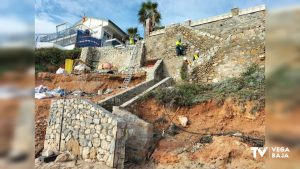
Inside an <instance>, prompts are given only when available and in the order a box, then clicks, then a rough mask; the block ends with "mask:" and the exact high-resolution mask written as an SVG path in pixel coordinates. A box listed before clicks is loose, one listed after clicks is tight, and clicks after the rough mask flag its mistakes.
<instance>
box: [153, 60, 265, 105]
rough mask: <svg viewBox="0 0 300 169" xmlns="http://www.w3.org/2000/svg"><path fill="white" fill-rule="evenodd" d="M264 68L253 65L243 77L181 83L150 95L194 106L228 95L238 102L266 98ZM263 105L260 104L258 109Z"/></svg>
mask: <svg viewBox="0 0 300 169" xmlns="http://www.w3.org/2000/svg"><path fill="white" fill-rule="evenodd" d="M264 91H265V76H264V70H263V69H261V68H259V67H258V66H257V65H251V66H250V67H249V68H248V69H247V70H246V71H245V72H244V73H242V75H241V77H237V78H231V79H228V80H225V81H222V82H219V83H216V84H180V85H176V86H174V87H171V88H170V87H168V88H160V89H157V90H155V91H153V92H151V94H149V96H151V97H154V98H155V99H156V100H158V101H159V102H160V103H161V104H170V105H175V106H192V105H195V104H198V103H202V102H207V101H209V100H212V99H214V100H215V101H217V102H218V103H223V101H224V100H225V99H226V98H227V97H231V98H233V99H234V100H236V101H238V102H246V101H253V100H261V101H259V102H258V104H261V103H262V104H264V98H265V93H264ZM261 107H263V106H262V105H258V106H257V108H256V109H258V108H261Z"/></svg>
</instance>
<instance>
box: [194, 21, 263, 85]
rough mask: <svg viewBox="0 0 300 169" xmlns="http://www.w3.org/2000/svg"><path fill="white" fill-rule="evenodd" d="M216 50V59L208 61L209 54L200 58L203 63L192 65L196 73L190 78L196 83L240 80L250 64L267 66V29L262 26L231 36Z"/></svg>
mask: <svg viewBox="0 0 300 169" xmlns="http://www.w3.org/2000/svg"><path fill="white" fill-rule="evenodd" d="M216 49H217V50H216V52H215V53H214V55H213V56H211V57H207V55H209V54H210V53H209V52H207V53H206V55H203V56H200V57H201V59H202V60H201V59H200V60H199V61H197V62H195V63H193V64H194V65H193V66H192V67H194V68H193V70H192V71H193V73H192V76H191V77H190V78H191V79H192V80H193V81H197V82H201V83H203V82H204V83H206V82H214V83H216V82H219V81H222V80H225V79H227V78H231V77H237V76H239V75H240V74H241V73H242V72H244V71H245V70H246V69H247V68H248V67H249V66H250V65H251V64H258V65H260V66H264V64H265V61H264V59H263V58H264V57H265V29H264V25H263V23H262V24H261V25H257V26H256V27H249V28H248V29H244V30H243V31H242V32H239V31H237V32H235V33H233V34H231V35H230V36H229V37H228V38H226V40H224V41H223V42H221V43H220V44H218V45H216ZM205 59H207V60H205ZM203 60H204V61H203ZM195 65H196V66H195Z"/></svg>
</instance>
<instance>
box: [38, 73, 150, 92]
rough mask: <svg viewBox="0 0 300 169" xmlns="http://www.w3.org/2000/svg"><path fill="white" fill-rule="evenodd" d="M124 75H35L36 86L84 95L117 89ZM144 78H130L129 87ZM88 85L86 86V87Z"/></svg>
mask: <svg viewBox="0 0 300 169" xmlns="http://www.w3.org/2000/svg"><path fill="white" fill-rule="evenodd" d="M125 77H126V75H104V74H96V73H89V74H82V75H73V74H71V75H57V74H53V73H48V72H41V73H38V74H37V77H36V86H39V85H44V86H47V87H48V88H49V89H54V88H57V87H60V88H62V89H66V90H67V91H75V90H81V91H83V92H86V93H97V91H98V90H100V89H117V88H119V87H120V86H121V85H122V83H123V81H124V78H125ZM145 78H146V75H145V74H136V75H134V76H133V77H132V80H131V82H130V85H129V86H134V85H136V84H138V83H141V82H142V81H144V80H145ZM87 84H88V85H87Z"/></svg>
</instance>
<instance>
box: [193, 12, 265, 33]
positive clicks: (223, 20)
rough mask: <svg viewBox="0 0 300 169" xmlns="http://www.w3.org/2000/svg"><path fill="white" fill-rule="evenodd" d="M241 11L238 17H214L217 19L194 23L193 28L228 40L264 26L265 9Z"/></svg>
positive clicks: (228, 15)
mask: <svg viewBox="0 0 300 169" xmlns="http://www.w3.org/2000/svg"><path fill="white" fill-rule="evenodd" d="M256 9H257V10H256ZM247 10H248V9H245V10H241V11H239V13H238V15H236V16H233V15H232V14H231V13H227V14H223V15H222V16H223V17H222V16H220V17H219V18H218V17H213V18H215V19H213V18H212V19H210V20H209V19H207V21H206V22H205V20H203V21H194V22H192V23H191V27H192V28H194V29H196V30H201V31H204V32H208V33H210V34H213V35H216V36H219V37H222V38H226V37H228V36H229V35H231V34H236V33H241V32H243V31H244V30H248V29H249V28H255V27H257V26H263V24H264V22H265V17H266V12H265V8H264V7H261V6H258V7H256V8H253V9H252V10H251V9H249V10H248V12H247Z"/></svg>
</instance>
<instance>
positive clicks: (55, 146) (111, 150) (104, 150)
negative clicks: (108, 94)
mask: <svg viewBox="0 0 300 169" xmlns="http://www.w3.org/2000/svg"><path fill="white" fill-rule="evenodd" d="M62 115H63V117H62ZM125 130H126V122H125V121H123V120H122V119H121V118H118V117H117V116H116V115H114V114H111V113H110V112H108V111H107V110H105V109H103V108H102V107H100V106H98V105H95V104H93V103H92V102H90V101H88V100H83V99H66V100H63V99H60V100H52V103H51V108H50V114H49V119H48V127H47V130H46V137H45V142H44V148H45V150H47V149H50V150H53V151H56V152H58V151H66V150H68V151H70V152H71V153H73V154H74V155H78V156H79V158H82V159H85V160H91V161H102V162H104V163H105V164H106V165H107V166H109V167H116V168H123V163H124V159H125V141H126V135H125V133H126V132H125ZM60 134H61V136H60ZM59 144H60V145H61V146H60V150H59Z"/></svg>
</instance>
